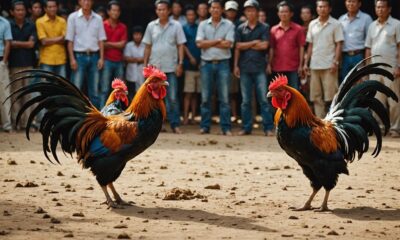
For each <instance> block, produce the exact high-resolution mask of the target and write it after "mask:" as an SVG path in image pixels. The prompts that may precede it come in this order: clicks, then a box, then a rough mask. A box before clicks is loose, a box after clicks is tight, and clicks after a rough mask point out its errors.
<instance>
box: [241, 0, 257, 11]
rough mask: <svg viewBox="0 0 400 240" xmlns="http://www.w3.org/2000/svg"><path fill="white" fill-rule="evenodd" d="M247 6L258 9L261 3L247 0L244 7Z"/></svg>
mask: <svg viewBox="0 0 400 240" xmlns="http://www.w3.org/2000/svg"><path fill="white" fill-rule="evenodd" d="M247 7H254V8H256V9H259V8H260V4H259V3H258V2H257V1H256V0H247V1H246V2H244V5H243V8H247Z"/></svg>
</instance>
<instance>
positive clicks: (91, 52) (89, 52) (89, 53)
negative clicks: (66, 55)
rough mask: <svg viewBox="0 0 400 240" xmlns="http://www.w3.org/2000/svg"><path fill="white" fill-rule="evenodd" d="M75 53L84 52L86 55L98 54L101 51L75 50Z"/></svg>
mask: <svg viewBox="0 0 400 240" xmlns="http://www.w3.org/2000/svg"><path fill="white" fill-rule="evenodd" d="M74 53H75V54H84V55H95V54H98V53H99V51H94V52H93V51H89V50H88V51H74Z"/></svg>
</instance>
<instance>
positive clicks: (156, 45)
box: [142, 0, 186, 134]
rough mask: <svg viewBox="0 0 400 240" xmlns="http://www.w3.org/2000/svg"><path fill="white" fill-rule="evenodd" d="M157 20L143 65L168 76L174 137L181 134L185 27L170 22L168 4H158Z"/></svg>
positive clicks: (150, 26) (146, 41) (151, 28)
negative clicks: (180, 86) (179, 78)
mask: <svg viewBox="0 0 400 240" xmlns="http://www.w3.org/2000/svg"><path fill="white" fill-rule="evenodd" d="M155 6H156V14H157V16H158V19H156V20H154V21H152V22H150V23H149V24H148V25H147V28H146V32H145V34H144V37H143V41H142V42H143V43H144V44H146V47H145V51H144V65H145V66H147V64H150V65H154V66H156V67H158V68H160V69H161V71H163V72H165V74H166V75H167V79H168V83H169V87H168V91H167V97H166V98H165V101H166V107H167V117H168V121H169V123H170V125H171V129H172V131H173V132H174V133H177V134H180V133H182V131H181V130H180V129H179V126H180V112H179V99H178V79H177V76H178V77H179V76H181V75H182V73H183V57H184V43H186V37H185V34H184V32H183V29H182V25H181V24H180V23H179V22H177V21H175V20H170V19H168V15H169V13H170V5H169V1H168V0H157V1H156V3H155Z"/></svg>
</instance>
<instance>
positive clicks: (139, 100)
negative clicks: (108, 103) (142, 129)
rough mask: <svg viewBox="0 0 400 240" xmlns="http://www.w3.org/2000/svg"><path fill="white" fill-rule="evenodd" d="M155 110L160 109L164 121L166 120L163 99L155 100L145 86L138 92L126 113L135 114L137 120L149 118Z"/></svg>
mask: <svg viewBox="0 0 400 240" xmlns="http://www.w3.org/2000/svg"><path fill="white" fill-rule="evenodd" d="M155 109H160V111H161V114H162V116H163V119H165V118H166V115H167V113H166V109H165V104H164V101H163V100H162V99H158V100H157V99H154V98H153V97H152V96H151V94H150V93H149V92H148V91H147V88H146V84H143V85H142V86H141V87H140V88H139V90H138V91H137V93H136V95H135V97H134V98H133V100H132V102H131V104H130V105H129V107H128V109H126V112H130V113H133V114H134V115H135V117H136V118H137V119H145V118H147V117H148V116H149V115H150V114H151V112H152V111H153V110H155Z"/></svg>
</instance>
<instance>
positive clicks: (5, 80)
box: [0, 16, 12, 133]
mask: <svg viewBox="0 0 400 240" xmlns="http://www.w3.org/2000/svg"><path fill="white" fill-rule="evenodd" d="M11 41H12V34H11V27H10V23H9V22H8V21H7V19H5V18H3V17H1V16H0V118H1V125H2V127H3V131H5V132H9V133H11V132H12V124H11V117H10V108H11V104H10V101H6V102H4V101H5V100H6V97H7V96H9V95H10V89H9V88H8V87H7V85H8V84H9V82H10V79H9V75H8V66H7V65H8V57H9V55H10V48H11ZM3 103H4V104H3Z"/></svg>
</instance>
